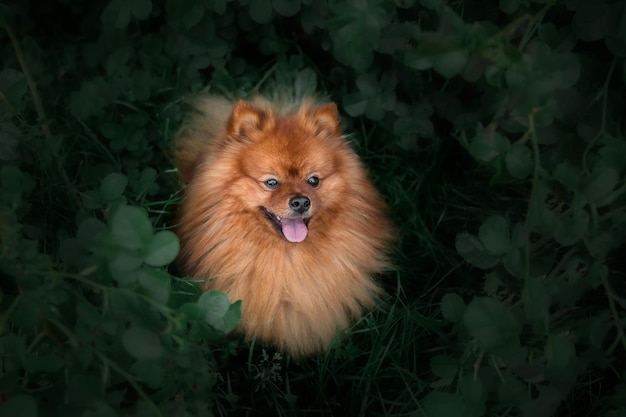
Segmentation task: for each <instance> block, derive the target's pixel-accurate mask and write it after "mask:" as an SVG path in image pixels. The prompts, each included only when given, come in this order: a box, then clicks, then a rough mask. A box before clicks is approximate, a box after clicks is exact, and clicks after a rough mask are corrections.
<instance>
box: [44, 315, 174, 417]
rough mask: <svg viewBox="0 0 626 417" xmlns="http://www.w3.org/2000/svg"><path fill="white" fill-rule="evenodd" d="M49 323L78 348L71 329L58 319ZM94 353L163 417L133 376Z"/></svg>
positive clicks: (104, 356)
mask: <svg viewBox="0 0 626 417" xmlns="http://www.w3.org/2000/svg"><path fill="white" fill-rule="evenodd" d="M48 321H49V322H50V323H52V324H54V325H55V326H56V327H57V328H58V329H59V330H61V332H63V334H65V336H67V338H68V339H70V340H71V341H72V344H73V345H74V346H78V342H77V341H76V336H75V335H74V333H73V332H72V331H71V330H70V329H68V328H67V327H65V325H64V324H63V323H61V322H59V321H58V320H56V319H48ZM93 352H94V353H95V354H96V356H98V358H100V360H101V361H102V363H103V364H105V365H106V366H108V367H110V368H111V369H113V370H114V371H115V372H117V373H118V374H120V375H121V376H122V377H124V378H125V379H126V380H127V381H128V383H129V384H130V385H131V386H132V387H133V388H134V389H135V391H137V394H138V395H139V397H141V399H143V400H144V401H145V402H146V403H148V405H149V406H150V408H152V409H153V411H154V413H155V414H154V415H156V416H160V417H163V414H162V413H161V410H160V409H159V407H158V406H157V405H156V404H155V403H154V402H153V401H152V400H151V399H150V397H149V396H148V394H146V393H145V391H144V390H143V389H142V388H141V387H140V386H139V384H138V383H137V381H135V378H133V376H132V375H130V374H129V373H127V372H126V371H124V370H123V369H122V368H120V367H119V366H118V365H117V364H116V363H115V362H113V361H112V360H111V359H109V357H108V356H106V355H105V354H103V353H102V352H100V351H99V350H97V349H93Z"/></svg>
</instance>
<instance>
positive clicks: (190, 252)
mask: <svg viewBox="0 0 626 417" xmlns="http://www.w3.org/2000/svg"><path fill="white" fill-rule="evenodd" d="M192 105H193V107H194V111H193V113H192V114H191V115H190V116H189V117H188V120H187V121H186V123H184V125H183V127H182V129H181V131H180V132H179V134H178V136H177V138H176V140H175V143H174V158H175V162H176V164H177V167H178V169H179V170H180V172H181V173H182V177H183V180H184V181H185V183H186V188H185V190H184V196H183V199H182V202H181V205H180V207H179V209H178V217H177V226H176V227H177V234H178V236H179V238H180V242H181V251H180V255H179V259H178V265H179V267H180V268H181V270H182V271H181V272H183V273H185V274H187V275H189V276H192V277H195V278H204V279H206V281H205V283H204V284H203V289H204V290H219V291H222V292H224V293H225V294H226V295H227V296H228V297H229V298H230V299H231V301H235V300H242V320H241V323H240V325H239V327H238V330H239V331H240V332H241V333H242V334H243V335H244V336H245V338H246V339H247V340H252V339H255V340H257V341H260V342H262V343H263V344H269V345H273V346H274V347H276V348H277V349H278V350H280V351H282V352H284V353H287V354H290V355H291V356H295V357H299V356H304V355H311V354H314V353H317V352H320V351H323V350H325V349H327V348H328V347H329V346H330V344H331V343H332V341H333V338H334V337H335V335H336V334H337V333H338V332H339V331H341V330H344V329H346V328H347V327H348V326H349V325H350V324H351V322H353V321H354V320H356V319H358V318H359V317H361V315H362V314H363V312H364V310H366V309H369V308H371V307H373V306H374V305H375V303H376V301H377V299H379V296H380V295H381V289H380V288H379V286H377V284H376V283H375V281H374V279H373V278H372V275H373V274H376V273H378V272H381V271H382V270H384V269H385V268H386V267H387V266H388V257H387V255H388V248H389V244H390V242H391V241H392V239H393V234H394V233H393V229H392V225H391V222H390V220H389V219H388V217H387V214H386V205H385V203H384V201H383V199H382V198H381V196H380V195H379V193H378V192H377V190H376V189H375V188H374V186H373V185H372V183H371V182H370V180H369V179H368V176H367V173H366V172H365V170H364V168H363V165H362V164H361V162H360V161H359V158H358V157H357V155H356V154H355V152H354V151H353V150H352V149H351V148H350V146H349V144H348V142H347V141H346V140H345V138H344V136H343V135H342V131H341V128H340V116H339V113H338V111H337V107H336V106H335V104H334V103H327V104H322V105H318V104H316V103H315V102H314V101H313V100H302V101H301V102H299V103H297V104H296V105H279V104H276V103H271V102H269V101H268V100H266V99H263V98H255V99H252V100H250V101H238V102H237V103H232V102H229V101H228V100H226V99H225V98H222V97H216V96H205V97H203V98H198V99H196V100H195V101H194V102H193V103H192Z"/></svg>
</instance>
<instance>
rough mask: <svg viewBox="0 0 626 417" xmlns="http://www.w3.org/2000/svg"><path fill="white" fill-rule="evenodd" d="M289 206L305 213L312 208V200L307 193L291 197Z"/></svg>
mask: <svg viewBox="0 0 626 417" xmlns="http://www.w3.org/2000/svg"><path fill="white" fill-rule="evenodd" d="M289 208H290V209H292V210H293V211H295V212H297V213H300V214H302V213H304V212H305V211H307V210H308V209H310V208H311V200H309V197H307V196H305V195H297V196H295V197H291V198H290V199H289Z"/></svg>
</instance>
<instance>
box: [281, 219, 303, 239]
mask: <svg viewBox="0 0 626 417" xmlns="http://www.w3.org/2000/svg"><path fill="white" fill-rule="evenodd" d="M281 225H282V228H283V235H285V239H287V240H288V241H290V242H293V243H298V242H302V241H303V240H304V239H306V235H307V233H309V231H308V230H307V228H306V225H305V224H304V222H303V221H302V219H300V218H296V219H282V220H281Z"/></svg>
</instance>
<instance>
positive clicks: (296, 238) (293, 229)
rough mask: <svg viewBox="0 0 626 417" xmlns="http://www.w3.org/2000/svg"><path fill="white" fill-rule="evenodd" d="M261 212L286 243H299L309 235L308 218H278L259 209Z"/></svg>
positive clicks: (264, 209)
mask: <svg viewBox="0 0 626 417" xmlns="http://www.w3.org/2000/svg"><path fill="white" fill-rule="evenodd" d="M261 211H262V212H263V214H265V217H267V218H268V219H269V220H270V222H271V223H272V226H274V228H275V229H276V231H277V232H278V233H280V234H281V235H282V237H284V238H285V239H286V240H287V241H289V242H292V243H299V242H302V241H303V240H304V239H306V237H307V235H308V234H309V228H308V226H309V221H310V220H311V218H310V217H307V218H304V217H282V218H281V217H280V216H277V215H275V214H274V213H272V212H271V211H269V210H268V209H266V208H265V207H261Z"/></svg>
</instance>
